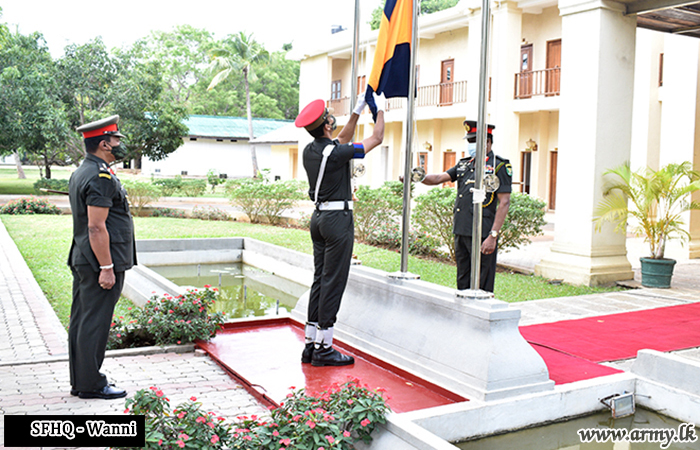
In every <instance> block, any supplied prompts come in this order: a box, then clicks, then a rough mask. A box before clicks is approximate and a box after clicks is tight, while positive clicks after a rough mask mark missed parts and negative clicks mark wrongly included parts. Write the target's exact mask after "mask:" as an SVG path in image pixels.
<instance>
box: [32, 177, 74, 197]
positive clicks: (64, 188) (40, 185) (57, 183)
mask: <svg viewBox="0 0 700 450" xmlns="http://www.w3.org/2000/svg"><path fill="white" fill-rule="evenodd" d="M42 189H51V190H53V191H61V192H68V180H66V179H60V180H58V179H56V178H41V179H39V180H37V181H36V182H35V183H34V191H35V192H36V193H37V194H39V195H47V194H48V195H53V194H56V195H64V194H59V193H57V192H44V191H42Z"/></svg>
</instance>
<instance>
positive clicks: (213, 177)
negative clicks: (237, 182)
mask: <svg viewBox="0 0 700 450" xmlns="http://www.w3.org/2000/svg"><path fill="white" fill-rule="evenodd" d="M207 182H209V184H210V185H211V191H212V192H214V190H215V189H216V187H217V186H218V185H220V184H222V183H223V182H224V180H223V179H222V178H219V174H218V173H217V172H216V171H215V170H214V169H211V170H209V172H207Z"/></svg>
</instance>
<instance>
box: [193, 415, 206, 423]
mask: <svg viewBox="0 0 700 450" xmlns="http://www.w3.org/2000/svg"><path fill="white" fill-rule="evenodd" d="M206 421H207V418H206V417H204V416H199V417H197V419H196V420H195V422H197V423H205V422H206Z"/></svg>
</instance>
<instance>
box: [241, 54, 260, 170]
mask: <svg viewBox="0 0 700 450" xmlns="http://www.w3.org/2000/svg"><path fill="white" fill-rule="evenodd" d="M243 80H244V81H245V99H246V109H247V112H248V145H249V146H250V159H251V160H253V178H257V177H258V157H257V155H256V154H255V144H253V143H252V142H251V141H252V140H253V139H255V136H254V135H253V113H252V112H251V109H250V86H248V67H245V68H244V69H243Z"/></svg>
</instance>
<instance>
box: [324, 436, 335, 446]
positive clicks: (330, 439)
mask: <svg viewBox="0 0 700 450" xmlns="http://www.w3.org/2000/svg"><path fill="white" fill-rule="evenodd" d="M326 439H328V443H329V444H331V445H333V443H334V442H335V438H334V437H333V436H331V435H330V434H329V435H327V436H326Z"/></svg>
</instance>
